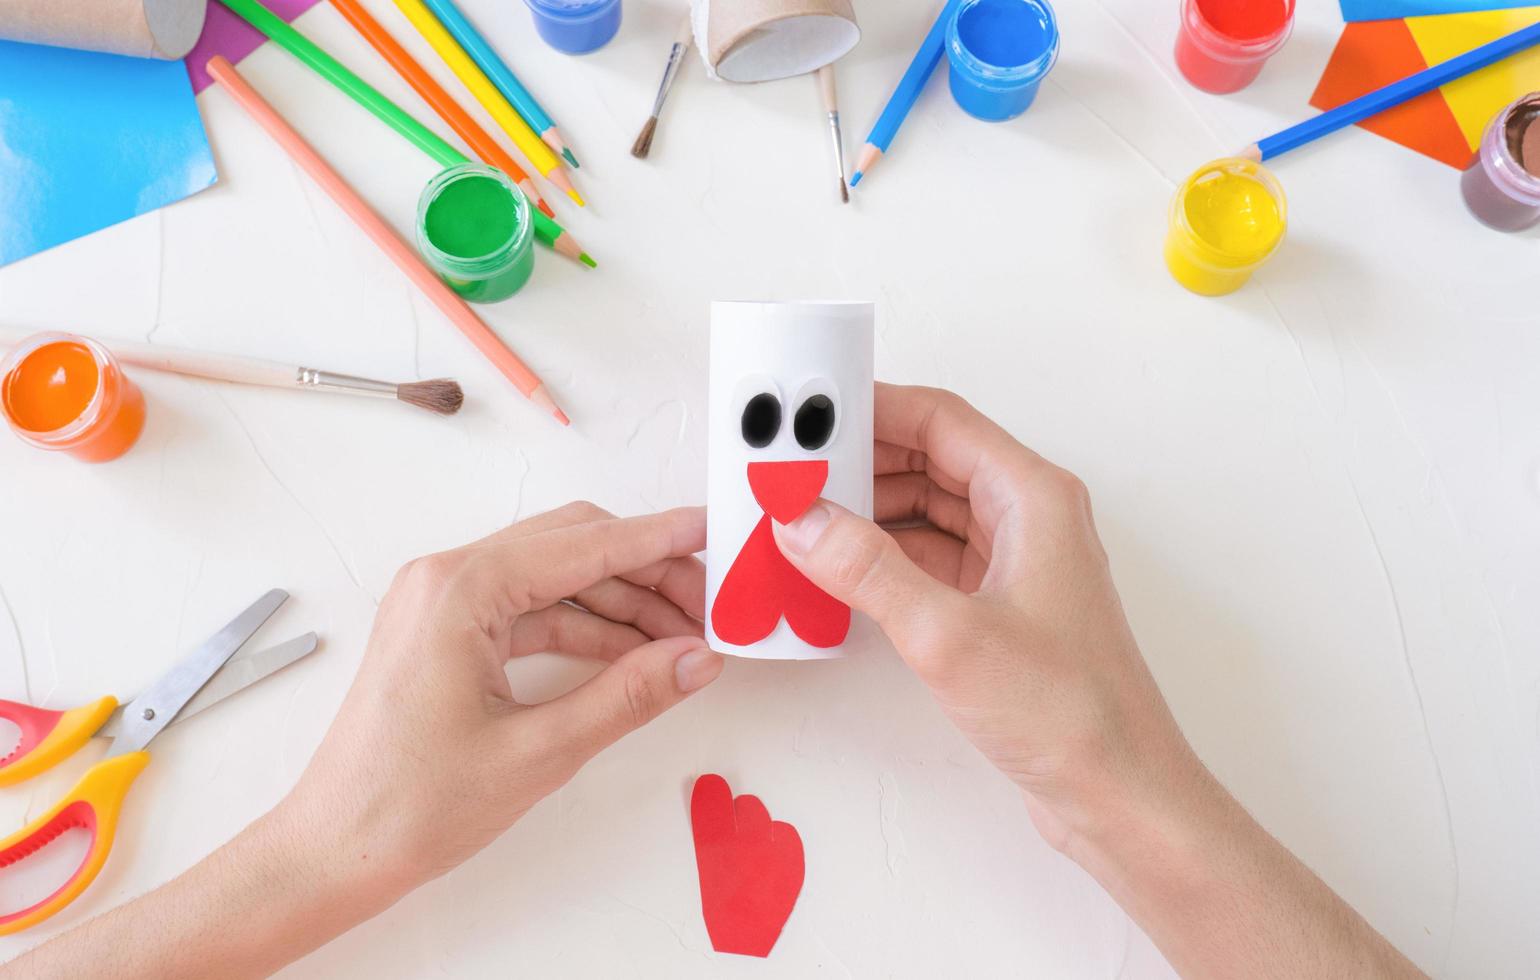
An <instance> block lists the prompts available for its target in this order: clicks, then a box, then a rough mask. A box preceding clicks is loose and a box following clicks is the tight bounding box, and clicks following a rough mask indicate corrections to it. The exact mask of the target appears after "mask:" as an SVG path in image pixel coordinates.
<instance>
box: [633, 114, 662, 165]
mask: <svg viewBox="0 0 1540 980" xmlns="http://www.w3.org/2000/svg"><path fill="white" fill-rule="evenodd" d="M657 129H658V117H657V116H648V117H647V123H646V124H645V125H644V126H642V131H641V132H640V133H637V134H636V142H635V143H632V144H631V155H632V156H634V157H636V158H637V159H638V160H645V159H647V154H649V153H651V152H652V134H653V133H655V132H657Z"/></svg>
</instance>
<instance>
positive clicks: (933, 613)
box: [775, 384, 1201, 850]
mask: <svg viewBox="0 0 1540 980" xmlns="http://www.w3.org/2000/svg"><path fill="white" fill-rule="evenodd" d="M875 434H876V440H877V444H876V452H875V470H876V488H875V490H876V494H875V500H876V507H875V514H876V519H877V522H878V523H873V522H870V521H867V520H864V519H863V518H860V517H858V516H856V515H854V514H852V513H850V512H849V511H847V510H845V509H843V508H841V507H839V506H838V505H836V504H832V503H830V502H828V501H819V502H818V503H816V504H814V505H813V507H811V508H809V509H808V511H807V512H806V513H804V514H803V515H802V516H801V517H800V518H798V519H797V520H796V521H793V522H792V523H791V524H789V525H786V526H781V525H776V527H775V535H776V540H777V541H778V542H779V544H780V547H781V550H782V552H783V553H784V554H785V555H786V557H787V559H788V560H790V561H791V563H792V564H793V565H795V566H796V567H797V568H799V569H800V570H801V571H802V572H803V573H804V574H805V575H807V576H808V578H810V579H811V580H812V581H813V582H814V583H816V584H817V585H818V586H819V587H820V588H822V589H824V590H825V591H827V592H828V593H830V594H831V595H833V596H835V597H836V598H838V599H840V600H841V601H843V602H845V603H847V604H848V605H850V606H851V607H852V608H854V609H857V610H859V611H861V612H864V613H866V614H867V615H869V616H871V617H872V618H873V619H875V620H876V621H877V623H878V625H879V626H880V627H882V629H883V631H884V632H885V633H886V634H887V635H888V637H889V639H891V640H892V641H893V643H894V645H895V646H896V647H897V648H898V651H899V653H900V655H902V657H903V658H904V660H905V662H907V663H908V664H909V666H910V667H912V668H913V669H914V671H915V672H916V674H918V675H919V677H920V678H921V680H923V681H924V682H925V683H926V684H927V685H928V686H929V687H930V689H931V691H932V692H933V693H934V694H935V696H936V698H937V699H938V700H939V701H940V703H941V705H942V707H943V708H944V709H945V711H946V712H947V714H948V715H949V716H950V717H951V718H952V720H953V722H955V723H956V724H957V726H958V727H959V728H960V729H961V730H962V732H963V733H964V734H965V735H966V736H967V737H968V738H969V739H970V740H971V741H972V742H973V743H974V744H975V745H977V746H978V748H979V749H980V750H981V751H982V752H983V753H984V755H985V756H986V757H987V758H988V759H989V760H990V761H991V762H993V763H994V764H995V765H996V766H997V767H998V768H999V769H1000V770H1001V771H1002V772H1004V773H1005V774H1006V775H1007V776H1009V777H1010V778H1011V779H1012V780H1014V781H1015V782H1016V784H1017V785H1019V786H1020V787H1021V789H1022V790H1023V791H1024V792H1025V793H1026V796H1027V801H1028V809H1029V811H1030V813H1031V815H1032V819H1033V821H1034V823H1036V824H1037V826H1038V829H1039V830H1040V831H1041V832H1042V833H1043V835H1044V836H1045V838H1047V839H1048V841H1049V842H1050V843H1051V844H1053V845H1054V846H1056V847H1058V848H1060V849H1061V850H1063V849H1064V848H1065V847H1066V845H1067V844H1068V843H1069V835H1070V834H1072V833H1075V832H1081V833H1086V832H1089V831H1091V830H1092V829H1094V828H1093V825H1094V824H1095V823H1096V822H1097V821H1098V820H1100V819H1101V818H1103V817H1105V816H1107V815H1108V813H1109V811H1112V810H1115V809H1116V808H1118V807H1120V806H1121V805H1123V802H1124V800H1126V797H1127V794H1128V793H1129V792H1130V791H1137V790H1138V789H1139V788H1141V787H1147V786H1158V785H1161V782H1162V781H1164V782H1165V784H1167V785H1169V784H1170V783H1171V782H1172V781H1173V779H1174V777H1175V776H1176V775H1178V774H1190V773H1192V772H1194V771H1196V770H1195V769H1194V767H1198V768H1199V769H1201V767H1200V766H1198V763H1197V761H1196V757H1195V756H1194V755H1193V754H1192V751H1191V749H1190V748H1189V747H1188V745H1187V743H1186V740H1185V739H1184V738H1183V737H1182V734H1181V732H1180V730H1179V729H1178V728H1177V725H1176V722H1175V721H1174V719H1173V718H1172V716H1171V713H1170V711H1169V710H1168V709H1167V707H1166V704H1165V701H1164V699H1163V698H1162V697H1161V695H1160V691H1159V690H1158V689H1157V688H1156V686H1155V682H1154V679H1153V678H1152V677H1151V676H1150V673H1149V670H1148V668H1147V667H1146V666H1145V663H1144V659H1143V657H1142V656H1141V655H1140V653H1139V648H1138V646H1137V645H1136V643H1135V642H1134V638H1133V635H1132V633H1131V632H1130V631H1129V628H1128V623H1127V619H1126V618H1125V616H1124V613H1123V607H1122V604H1121V602H1120V601H1119V599H1118V594H1117V590H1116V588H1115V587H1114V586H1113V583H1112V576H1111V573H1110V571H1109V569H1108V565H1107V556H1106V553H1105V552H1104V551H1103V549H1102V546H1101V542H1100V540H1099V538H1098V537H1097V534H1096V527H1095V524H1094V523H1093V521H1092V518H1091V505H1090V499H1089V497H1088V495H1087V493H1086V490H1085V487H1084V485H1083V484H1081V482H1080V481H1079V480H1078V479H1076V478H1075V477H1074V476H1073V475H1072V474H1070V473H1069V472H1067V471H1065V470H1063V469H1060V468H1059V467H1057V466H1054V465H1053V464H1052V463H1050V462H1048V461H1047V460H1045V459H1043V458H1042V457H1041V456H1039V455H1037V454H1036V453H1034V452H1032V451H1031V450H1029V449H1027V448H1026V447H1024V446H1022V445H1021V444H1020V443H1018V442H1017V441H1016V440H1015V439H1013V438H1012V437H1011V436H1010V434H1009V433H1007V432H1006V431H1005V430H1004V429H1001V428H1000V427H999V426H997V425H995V424H994V423H993V422H991V421H990V420H989V419H987V418H985V417H984V416H983V415H981V414H980V413H979V412H978V411H976V410H975V409H974V408H973V407H972V406H970V405H969V404H968V403H967V402H965V401H963V400H962V399H961V398H959V397H957V396H956V395H953V394H951V393H949V392H945V391H939V390H935V389H928V388H903V387H895V386H892V385H883V384H879V385H878V386H877V393H876V429H875ZM879 524H881V525H885V527H879V526H878V525H879Z"/></svg>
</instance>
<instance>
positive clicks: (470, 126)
mask: <svg viewBox="0 0 1540 980" xmlns="http://www.w3.org/2000/svg"><path fill="white" fill-rule="evenodd" d="M331 4H332V6H333V7H336V8H337V12H338V13H339V14H341V15H342V16H343V17H344V18H346V19H347V22H348V23H349V24H352V25H353V29H354V30H356V31H358V33H360V34H362V35H363V37H364V40H366V41H368V42H369V43H370V44H371V45H372V46H373V47H374V50H376V51H378V52H379V53H380V57H382V58H384V59H385V60H386V61H387V62H389V63H390V67H392V68H394V69H395V70H396V74H398V75H400V76H401V77H402V78H404V79H406V83H407V84H408V85H410V86H412V89H413V90H414V91H416V93H417V94H418V95H420V96H422V100H423V101H424V102H426V103H428V105H429V106H430V107H432V109H433V111H434V112H436V113H438V117H439V118H440V119H442V120H444V122H445V123H447V124H448V125H449V128H450V129H452V130H454V131H455V133H457V134H458V135H459V137H460V138H461V139H463V140H464V141H465V142H466V143H467V144H468V145H469V146H470V148H471V149H472V150H474V151H476V155H477V156H479V157H481V160H482V162H483V163H486V164H489V165H491V166H493V167H496V168H497V169H499V170H501V171H502V172H503V173H505V174H507V175H508V176H509V177H511V178H513V182H514V183H515V184H518V185H519V189H520V190H522V191H523V192H524V196H525V197H528V198H529V199H530V200H531V201H533V202H534V204H535V206H536V207H538V208H539V209H540V210H541V211H544V212H545V216H546V217H547V218H554V217H556V212H554V211H552V210H551V206H550V205H549V204H547V203H545V198H543V197H541V196H540V192H539V191H538V190H536V189H535V182H534V181H532V180H530V179H529V174H527V173H525V172H524V168H523V167H520V166H519V165H518V164H517V163H515V162H514V160H513V157H511V156H509V155H508V153H507V151H506V150H504V149H503V148H502V147H501V146H499V145H498V142H497V141H496V140H494V139H493V138H492V137H491V135H490V134H489V133H488V132H487V131H486V130H484V129H482V128H481V127H480V126H479V125H477V123H476V120H474V119H472V118H471V117H470V114H469V113H467V112H466V111H465V110H464V109H462V108H460V104H459V103H458V102H456V101H455V100H454V97H453V96H451V95H450V94H449V93H448V92H446V91H444V87H443V86H442V85H440V84H439V83H438V82H435V81H434V80H433V76H432V75H429V74H428V73H427V72H426V71H424V70H423V67H422V65H421V64H419V63H418V61H417V59H416V58H413V57H412V56H411V55H410V54H408V53H407V50H406V49H405V48H403V47H402V46H401V45H400V44H399V43H398V42H397V41H396V39H395V38H394V37H392V36H391V35H390V32H389V31H387V30H386V29H385V28H384V26H383V25H381V24H380V22H379V21H377V20H375V19H374V17H373V16H372V15H371V14H370V13H369V11H367V10H365V9H364V8H363V6H362V5H361V4H359V2H358V0H331Z"/></svg>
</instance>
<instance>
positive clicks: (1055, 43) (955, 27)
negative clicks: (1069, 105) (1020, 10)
mask: <svg viewBox="0 0 1540 980" xmlns="http://www.w3.org/2000/svg"><path fill="white" fill-rule="evenodd" d="M985 4H990V5H1004V4H1015V5H1017V6H1020V7H1025V8H1028V13H1029V16H1031V15H1035V18H1034V19H1035V21H1036V24H1035V25H1034V26H1036V27H1037V28H1038V29H1039V30H1040V31H1041V36H1042V38H1043V49H1042V50H1041V51H1039V52H1037V53H1036V54H1033V55H1030V56H1028V57H1027V58H1025V59H1024V60H1023V61H1021V62H1019V63H1018V64H1013V65H997V64H994V63H993V62H990V61H986V60H984V58H982V57H980V56H979V54H978V53H977V52H976V51H974V50H973V49H972V48H970V47H969V46H968V45H967V44H965V43H964V42H963V38H962V28H961V26H960V25H961V24H962V23H963V21H964V20H966V19H969V18H970V17H976V16H979V14H980V12H981V11H980V9H979V8H980V7H981V6H983V5H985ZM946 43H947V50H948V59H949V60H950V62H951V64H952V67H953V68H954V69H955V70H958V71H961V72H965V73H966V74H967V75H968V76H969V77H970V79H971V80H972V81H973V83H974V84H975V85H978V86H980V87H983V88H991V89H998V90H1001V91H1008V90H1014V89H1017V88H1020V87H1022V86H1025V85H1031V84H1034V83H1036V82H1039V81H1041V80H1042V78H1043V76H1044V75H1046V74H1048V71H1049V69H1051V68H1052V67H1053V65H1054V62H1056V61H1057V60H1058V58H1059V24H1058V21H1057V19H1056V18H1055V17H1054V14H1053V8H1052V7H1050V6H1049V5H1048V4H1047V3H1046V2H1040V0H963V2H962V3H961V4H959V5H958V7H957V13H956V14H955V15H954V16H953V17H952V19H951V21H950V22H949V23H948V24H947V28H946Z"/></svg>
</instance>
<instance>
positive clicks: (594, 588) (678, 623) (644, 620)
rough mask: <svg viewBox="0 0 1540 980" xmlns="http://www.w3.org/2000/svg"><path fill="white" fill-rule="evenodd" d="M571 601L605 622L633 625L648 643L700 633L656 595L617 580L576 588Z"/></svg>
mask: <svg viewBox="0 0 1540 980" xmlns="http://www.w3.org/2000/svg"><path fill="white" fill-rule="evenodd" d="M572 600H573V601H574V602H576V603H577V604H578V605H580V606H582V607H583V608H584V609H588V610H590V611H591V612H595V613H598V614H599V615H600V616H603V617H604V618H605V619H608V620H611V621H613V622H617V623H624V624H626V625H628V626H634V627H636V628H637V629H639V630H641V631H642V632H643V633H644V634H646V636H647V638H648V639H652V640H661V639H663V638H664V637H666V636H700V635H701V632H702V626H701V623H700V621H699V620H697V619H694V618H692V617H691V616H690V615H689V614H687V613H686V612H685V611H684V610H683V609H680V608H679V607H678V606H676V605H674V604H673V603H672V602H670V601H669V600H668V599H666V598H664V597H663V596H662V595H661V594H660V593H658V592H654V591H653V590H652V589H644V588H642V587H641V586H640V585H632V584H631V583H630V582H627V581H624V580H622V579H618V578H607V579H605V580H604V581H602V582H598V583H595V584H594V585H591V586H589V587H588V588H586V589H580V590H579V591H578V592H577V593H576V594H575V595H573V596H572ZM553 608H554V607H553Z"/></svg>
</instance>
